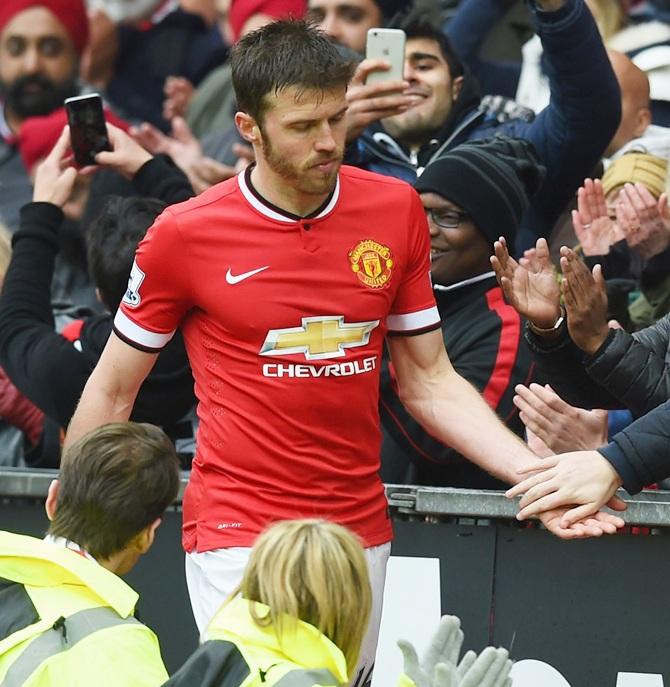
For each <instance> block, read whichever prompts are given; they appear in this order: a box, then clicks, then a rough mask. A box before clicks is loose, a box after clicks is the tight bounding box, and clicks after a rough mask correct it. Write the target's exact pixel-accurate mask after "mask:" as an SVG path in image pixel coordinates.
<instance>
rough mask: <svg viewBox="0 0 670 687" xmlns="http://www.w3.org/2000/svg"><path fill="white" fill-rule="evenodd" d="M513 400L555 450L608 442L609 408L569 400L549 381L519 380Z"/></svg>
mask: <svg viewBox="0 0 670 687" xmlns="http://www.w3.org/2000/svg"><path fill="white" fill-rule="evenodd" d="M514 391H515V392H516V395H515V396H514V399H513V403H514V405H515V406H516V407H517V408H518V409H519V417H520V418H521V420H522V422H523V424H524V425H526V428H527V429H529V430H530V431H531V432H532V433H533V434H534V435H535V436H537V437H538V438H539V439H541V440H542V441H543V442H544V444H546V445H547V446H548V447H549V448H550V449H551V450H552V451H553V452H554V453H564V452H566V451H577V450H588V449H594V448H599V447H600V446H603V445H604V444H606V443H607V411H606V410H584V409H583V408H576V407H575V406H571V405H570V404H569V403H566V402H565V401H564V400H563V399H562V398H561V397H560V396H559V395H558V394H557V393H556V392H555V391H554V390H553V389H552V388H551V387H550V386H549V385H548V384H545V385H544V386H541V385H540V384H531V385H530V386H529V387H528V386H524V385H523V384H518V385H517V386H515V387H514Z"/></svg>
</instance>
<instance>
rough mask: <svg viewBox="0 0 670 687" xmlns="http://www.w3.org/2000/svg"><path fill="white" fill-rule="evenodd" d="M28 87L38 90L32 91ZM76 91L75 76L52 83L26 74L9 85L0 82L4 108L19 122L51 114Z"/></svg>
mask: <svg viewBox="0 0 670 687" xmlns="http://www.w3.org/2000/svg"><path fill="white" fill-rule="evenodd" d="M30 86H37V87H38V89H37V90H32V89H30V88H29V87H30ZM77 91H78V88H77V77H76V75H73V76H71V77H70V78H68V79H66V80H65V81H61V82H54V81H52V80H51V79H49V78H48V77H46V76H44V75H43V74H27V75H25V76H20V77H19V78H18V79H16V80H15V81H12V82H11V83H5V82H4V81H0V97H1V98H2V99H3V100H4V103H5V107H6V108H7V110H8V111H9V112H11V113H12V114H13V115H14V116H15V117H17V118H19V119H21V120H24V119H28V118H29V117H41V116H44V115H48V114H51V113H52V112H53V111H54V110H57V109H58V108H59V107H62V106H63V101H64V100H65V99H66V98H70V97H71V96H73V95H76V94H77Z"/></svg>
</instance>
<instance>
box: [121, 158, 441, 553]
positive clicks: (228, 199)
mask: <svg viewBox="0 0 670 687" xmlns="http://www.w3.org/2000/svg"><path fill="white" fill-rule="evenodd" d="M249 176H250V175H249V173H248V172H247V173H246V174H242V175H240V176H238V177H237V178H236V179H231V180H229V181H226V182H224V183H223V184H220V185H218V186H216V187H214V188H212V189H210V190H209V191H207V192H206V193H203V194H202V195H200V196H198V197H197V198H193V199H191V200H189V201H187V202H185V203H181V204H179V205H175V206H173V207H170V208H168V209H167V210H165V212H163V214H162V215H161V216H160V217H159V218H158V220H157V221H156V223H155V224H154V225H153V227H152V228H151V229H150V230H149V231H148V233H147V235H146V238H145V239H144V240H143V241H142V243H141V244H140V246H139V248H138V250H137V256H136V260H135V264H134V266H133V270H132V272H131V276H130V280H129V285H128V291H127V293H126V295H125V297H124V299H123V302H122V304H121V308H120V309H119V311H118V313H117V315H116V318H115V320H114V327H115V331H116V333H117V335H118V336H120V337H121V338H122V339H124V340H125V341H126V342H127V343H129V344H130V345H132V346H135V347H137V348H141V349H144V350H149V351H157V350H160V349H161V348H162V347H163V346H165V344H166V343H167V342H168V341H169V340H170V338H171V337H172V335H173V334H174V331H175V330H176V328H177V327H181V329H182V332H183V335H184V339H185V342H186V347H187V351H188V355H189V358H190V361H191V366H192V368H193V376H194V379H195V391H196V395H197V397H198V400H199V406H198V416H199V418H200V428H199V433H198V441H197V446H198V447H197V454H196V457H195V459H194V461H193V470H192V473H191V478H190V482H189V485H188V487H187V489H186V493H185V496H184V537H183V543H184V547H185V549H186V550H187V551H192V550H194V549H195V550H197V551H207V550H210V549H216V548H222V547H227V546H251V545H252V544H253V542H254V539H255V537H256V536H257V535H258V533H259V532H261V531H262V530H263V529H264V528H265V527H266V526H267V525H268V523H269V522H271V521H274V520H278V519H291V518H299V517H322V518H327V519H329V520H333V521H335V522H339V523H341V524H343V525H345V526H347V527H349V528H351V529H352V530H354V531H355V532H357V533H358V534H359V535H360V536H361V537H362V538H363V539H364V541H365V543H366V544H367V545H368V546H375V545H378V544H381V543H384V542H386V541H388V540H389V539H390V538H391V526H390V522H389V519H388V514H387V508H386V501H385V497H384V491H383V485H382V484H381V481H380V479H379V477H378V474H377V470H378V468H379V445H380V431H379V416H378V410H377V401H378V387H379V366H380V360H381V355H382V346H383V342H384V337H385V335H386V333H387V331H390V332H391V333H394V332H397V333H400V334H409V333H418V332H422V331H426V330H429V329H433V328H435V327H436V326H439V316H438V314H437V309H436V307H435V302H434V299H433V293H432V289H431V284H430V277H429V267H430V248H429V236H428V227H427V225H426V219H425V215H424V211H423V208H422V206H421V203H420V201H419V198H418V196H417V194H416V192H415V191H414V190H413V189H412V188H411V187H410V186H408V185H407V184H405V183H404V182H401V181H398V180H396V179H392V178H389V177H383V176H379V175H377V174H371V173H369V172H363V171H361V170H358V169H354V168H351V167H343V168H342V169H341V171H340V174H339V179H338V182H337V185H336V188H335V190H334V192H333V194H332V196H331V197H330V198H329V199H328V201H327V202H326V203H325V205H324V206H322V208H321V209H320V210H319V211H317V212H316V213H315V215H314V216H311V217H306V218H299V217H294V216H291V215H288V214H286V213H285V212H282V211H281V210H279V209H278V208H275V207H274V206H271V205H269V204H268V203H267V202H266V201H264V200H263V199H262V198H261V197H260V196H258V194H257V193H256V192H255V191H254V189H253V187H252V186H251V183H250V178H249Z"/></svg>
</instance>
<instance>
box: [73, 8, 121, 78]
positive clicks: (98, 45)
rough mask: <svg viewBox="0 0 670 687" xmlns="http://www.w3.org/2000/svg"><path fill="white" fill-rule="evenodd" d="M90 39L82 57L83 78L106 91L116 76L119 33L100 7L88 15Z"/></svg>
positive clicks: (114, 23) (92, 9) (81, 72)
mask: <svg viewBox="0 0 670 687" xmlns="http://www.w3.org/2000/svg"><path fill="white" fill-rule="evenodd" d="M88 22H89V23H88V25H89V31H90V33H89V39H88V44H87V46H86V49H85V50H84V53H83V55H82V57H81V64H80V68H79V72H80V75H81V78H82V79H84V81H86V82H87V83H89V84H91V85H92V86H94V87H95V88H97V89H99V90H104V89H105V88H106V87H107V84H108V83H109V81H110V80H111V78H112V76H114V67H115V66H116V58H117V56H118V53H119V32H118V27H117V24H116V22H114V21H113V20H112V19H110V18H109V16H108V15H107V13H106V12H105V11H104V10H103V9H102V8H99V7H93V8H91V9H90V11H89V15H88Z"/></svg>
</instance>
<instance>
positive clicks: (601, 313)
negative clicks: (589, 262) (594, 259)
mask: <svg viewBox="0 0 670 687" xmlns="http://www.w3.org/2000/svg"><path fill="white" fill-rule="evenodd" d="M561 271H562V272H563V280H562V281H561V290H562V292H563V303H564V304H565V310H566V313H567V319H568V331H569V332H570V338H571V339H572V340H573V341H574V342H575V344H577V346H579V348H581V349H582V350H583V351H585V352H586V353H589V354H593V353H595V352H596V351H597V350H598V349H599V348H600V346H601V345H602V344H603V342H604V341H605V339H606V338H607V335H608V334H609V331H610V328H609V326H608V324H607V290H606V288H605V278H604V277H603V273H602V267H601V266H600V265H596V266H595V267H594V268H593V272H591V270H589V268H588V267H587V266H586V265H585V264H584V262H583V260H582V259H581V258H580V257H579V256H578V255H577V254H576V253H575V252H574V251H573V250H571V249H570V248H567V247H566V246H563V247H562V248H561Z"/></svg>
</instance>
